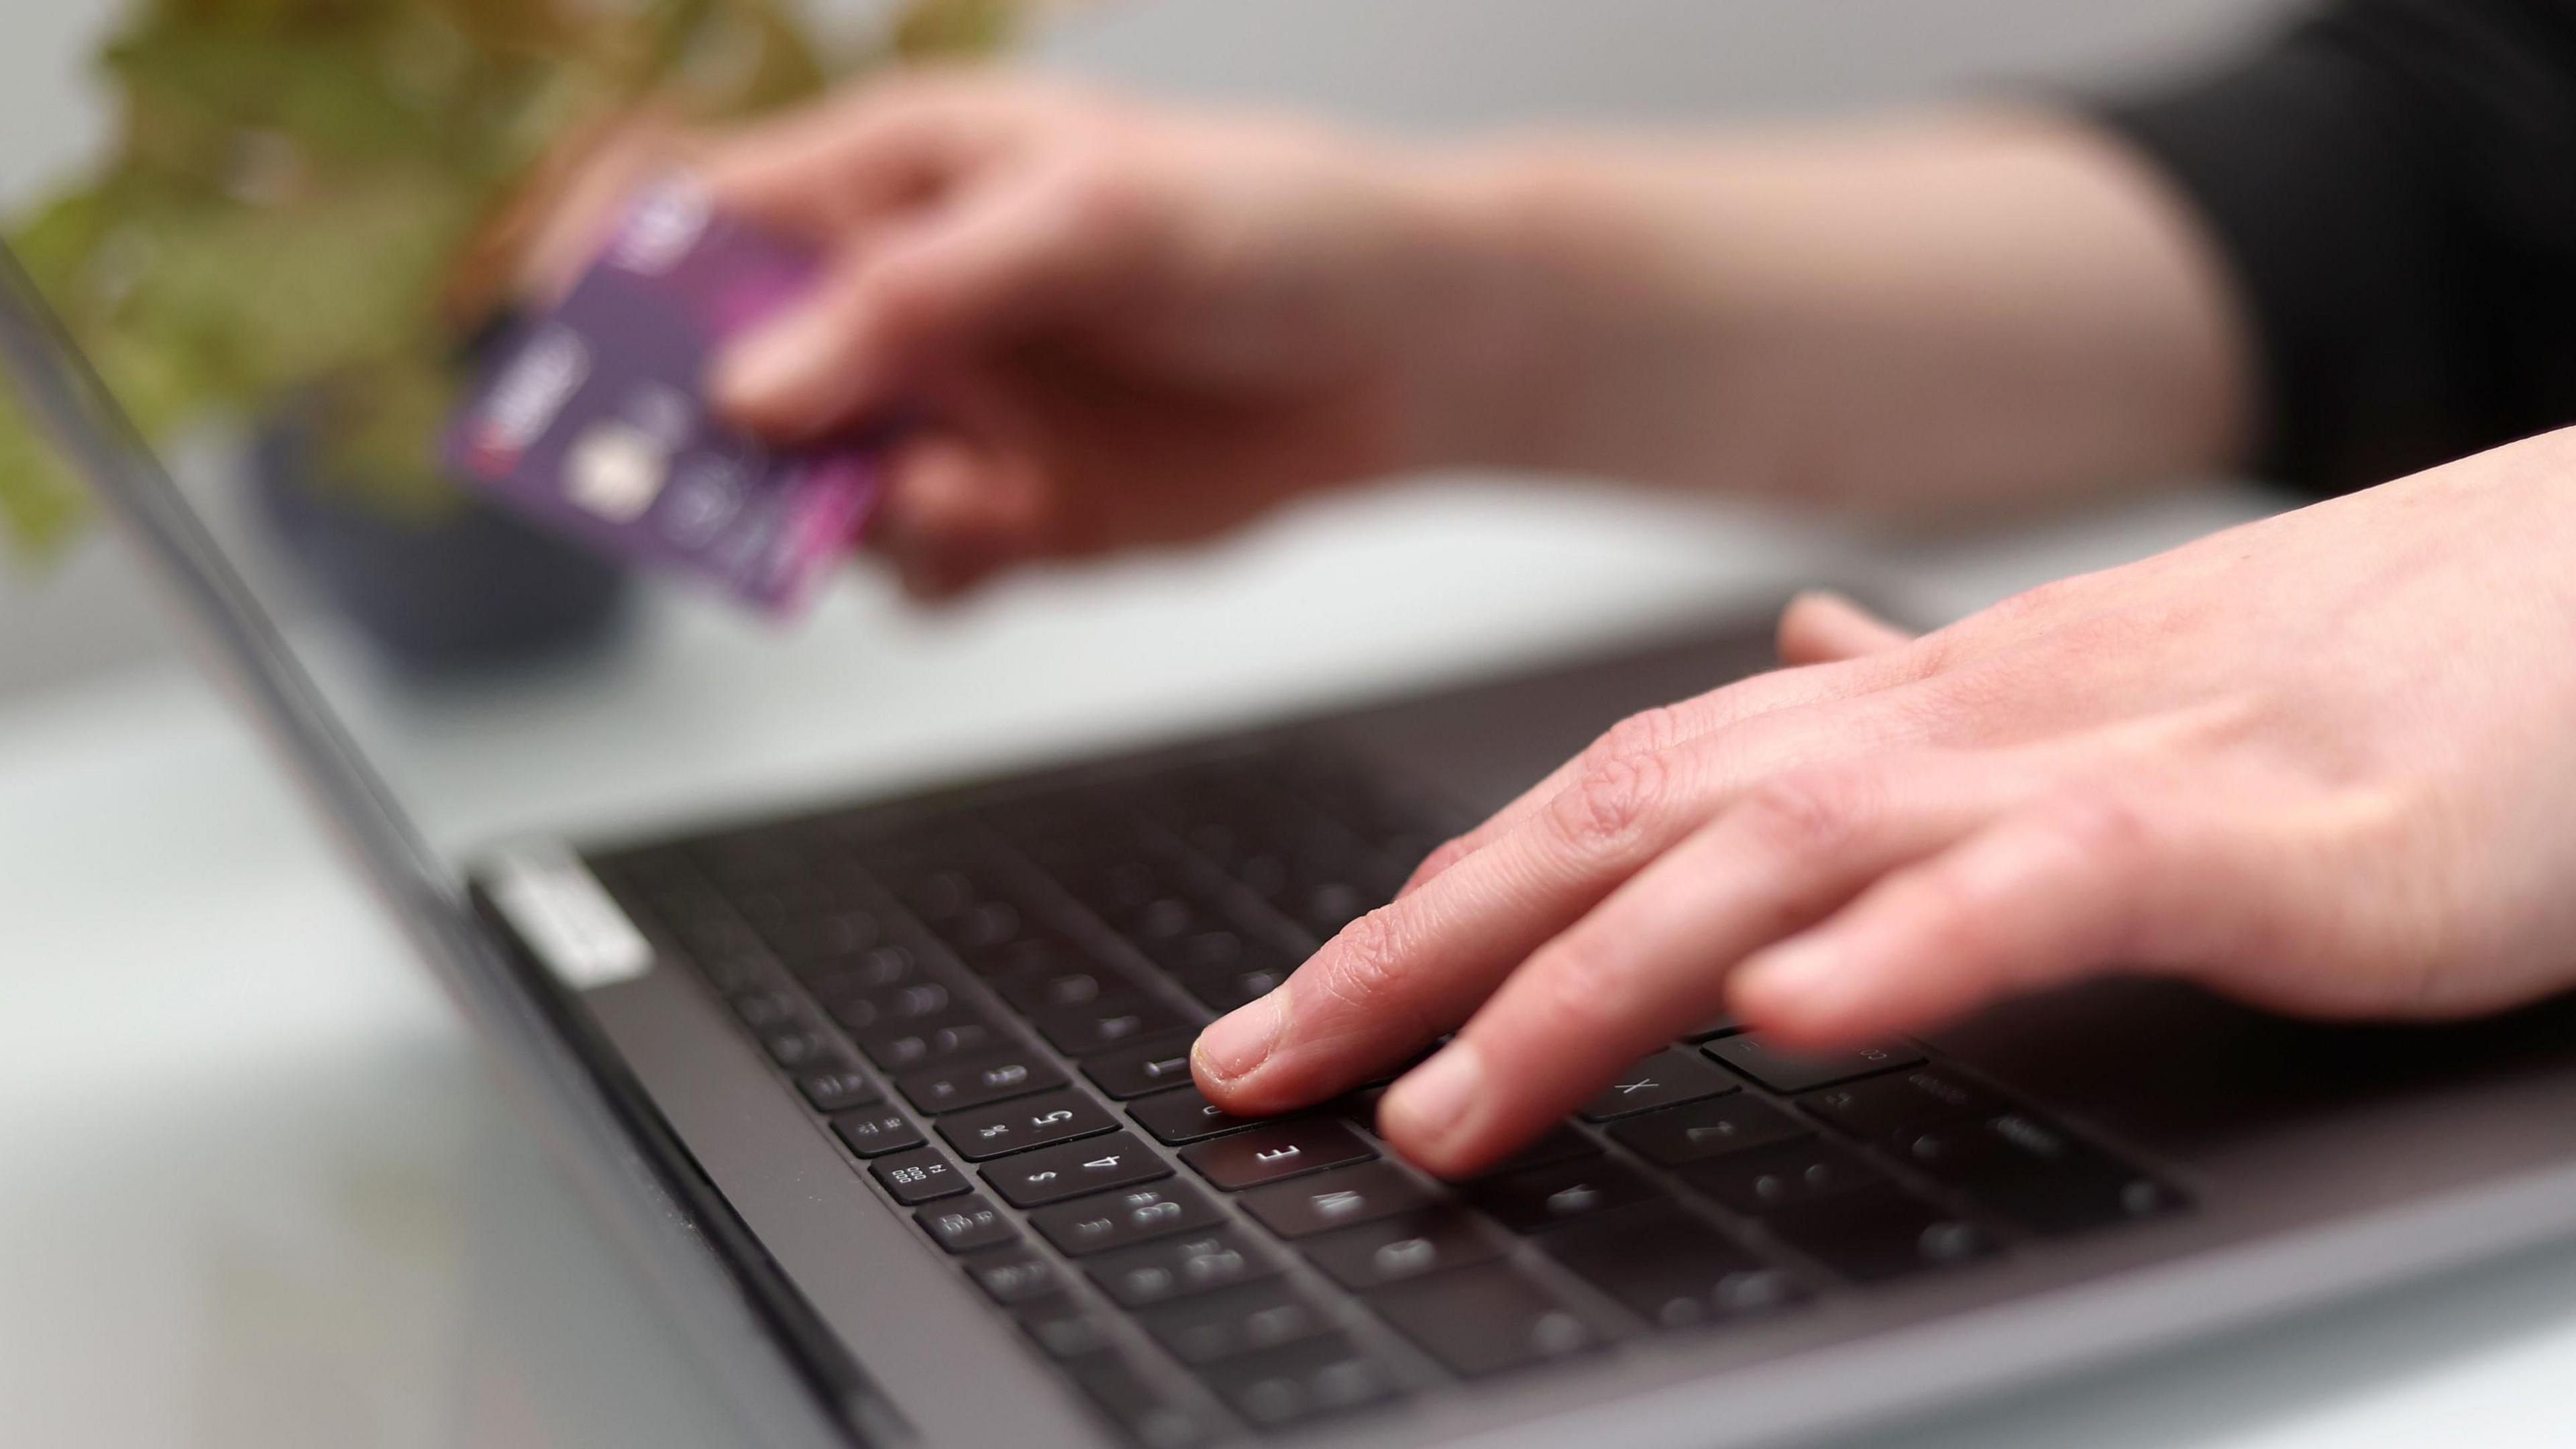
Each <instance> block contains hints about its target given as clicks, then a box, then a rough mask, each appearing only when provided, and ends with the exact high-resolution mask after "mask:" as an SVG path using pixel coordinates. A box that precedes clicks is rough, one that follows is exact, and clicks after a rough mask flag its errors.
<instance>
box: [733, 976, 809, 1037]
mask: <svg viewBox="0 0 2576 1449" xmlns="http://www.w3.org/2000/svg"><path fill="white" fill-rule="evenodd" d="M729 1000H730V1002H731V1004H732V1006H733V1014H734V1015H735V1016H737V1017H740V1018H741V1019H742V1024H743V1025H745V1026H747V1027H750V1028H751V1029H752V1030H753V1031H756V1032H772V1031H785V1030H788V1029H790V1028H794V1027H799V1026H803V1025H804V1024H805V1020H806V1018H805V998H804V997H802V996H799V995H797V994H796V993H795V992H793V991H790V990H788V989H786V988H785V987H783V986H782V987H770V988H767V989H761V990H752V991H739V992H736V993H734V995H733V996H732V997H731V998H729Z"/></svg>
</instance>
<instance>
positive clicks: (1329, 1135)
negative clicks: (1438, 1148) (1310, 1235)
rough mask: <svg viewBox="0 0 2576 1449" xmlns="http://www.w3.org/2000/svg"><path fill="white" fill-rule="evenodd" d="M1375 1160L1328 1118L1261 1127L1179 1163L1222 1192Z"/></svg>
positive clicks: (1206, 1146) (1188, 1151)
mask: <svg viewBox="0 0 2576 1449" xmlns="http://www.w3.org/2000/svg"><path fill="white" fill-rule="evenodd" d="M1375 1156H1377V1152H1376V1150H1375V1149H1373V1148H1371V1147H1370V1146H1369V1145H1368V1144H1367V1143H1365V1142H1362V1141H1361V1140H1360V1139H1359V1136H1358V1134H1357V1133H1354V1132H1353V1131H1351V1129H1350V1128H1348V1127H1346V1126H1344V1125H1342V1123H1341V1122H1339V1121H1338V1120H1336V1119H1334V1118H1331V1117H1296V1118H1291V1119H1289V1120H1287V1121H1284V1122H1266V1123H1263V1124H1262V1125H1261V1126H1258V1127H1255V1128H1253V1129H1252V1130H1250V1131H1248V1132H1237V1133H1235V1134H1234V1135H1233V1136H1231V1137H1219V1138H1217V1139H1216V1140H1215V1141H1213V1142H1202V1143H1200V1144H1198V1145H1197V1146H1195V1147H1188V1148H1183V1149H1182V1151H1181V1160H1182V1161H1183V1162H1186V1163H1188V1164H1189V1165H1190V1166H1191V1167H1193V1168H1195V1169H1197V1170H1198V1172H1199V1173H1200V1174H1201V1175H1203V1176H1204V1177H1206V1178H1207V1180H1208V1181H1210V1182H1212V1183H1215V1184H1216V1185H1217V1186H1218V1187H1220V1188H1222V1189H1224V1190H1225V1191H1227V1192H1239V1191H1241V1190H1243V1189H1244V1188H1247V1187H1258V1186H1260V1185H1261V1184H1262V1183H1265V1182H1277V1181H1279V1180H1280V1179H1281V1178H1286V1177H1296V1176H1299V1175H1301V1174H1304V1173H1309V1172H1321V1171H1323V1170H1324V1169H1325V1168H1328V1167H1339V1166H1341V1165H1343V1164H1344V1163H1348V1162H1365V1161H1367V1160H1368V1159H1370V1158H1372V1157H1375Z"/></svg>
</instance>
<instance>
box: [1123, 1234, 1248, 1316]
mask: <svg viewBox="0 0 2576 1449" xmlns="http://www.w3.org/2000/svg"><path fill="white" fill-rule="evenodd" d="M1082 1266H1083V1270H1084V1271H1085V1272H1087V1273H1089V1274H1090V1275H1091V1281H1092V1282H1094V1283H1097V1284H1099V1285H1100V1291H1101V1292H1103V1293H1106V1294H1108V1295H1109V1296H1110V1297H1111V1298H1113V1299H1115V1300H1117V1302H1118V1303H1119V1305H1120V1306H1122V1307H1126V1308H1144V1307H1147V1306H1150V1305H1152V1304H1156V1303H1169V1302H1172V1301H1174V1300H1176V1299H1181V1298H1187V1297H1190V1296H1191V1295H1193V1294H1198V1293H1208V1292H1213V1291H1214V1290H1216V1289H1219V1288H1231V1287H1233V1286H1234V1285H1235V1284H1238V1283H1252V1282H1257V1281H1259V1280H1261V1279H1264V1278H1275V1277H1277V1276H1279V1271H1280V1265H1279V1263H1278V1260H1276V1259H1274V1258H1272V1257H1271V1256H1270V1254H1269V1252H1268V1251H1267V1250H1266V1249H1263V1248H1261V1247H1259V1246H1258V1245H1256V1244H1255V1243H1254V1242H1253V1241H1252V1240H1251V1239H1249V1238H1247V1237H1245V1236H1244V1235H1242V1234H1241V1233H1238V1232H1236V1231H1235V1230H1234V1229H1232V1228H1212V1229H1210V1230H1208V1231H1206V1232H1203V1233H1183V1234H1180V1235H1179V1236H1176V1237H1169V1238H1158V1239H1155V1240H1154V1241H1152V1242H1149V1243H1140V1244H1138V1245H1137V1246H1135V1247H1132V1248H1122V1249H1120V1250H1119V1251H1117V1252H1115V1253H1104V1254H1102V1255H1101V1256H1099V1257H1096V1258H1086V1259H1084V1260H1083V1265H1082Z"/></svg>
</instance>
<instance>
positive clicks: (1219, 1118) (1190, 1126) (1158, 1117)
mask: <svg viewBox="0 0 2576 1449" xmlns="http://www.w3.org/2000/svg"><path fill="white" fill-rule="evenodd" d="M1127 1115H1128V1116H1130V1117H1133V1118H1135V1119H1136V1125H1137V1126H1139V1127H1142V1128H1144V1129H1145V1130H1146V1131H1148V1132H1151V1133H1153V1134H1154V1140H1155V1141H1157V1142H1163V1143H1167V1144H1169V1145H1171V1146H1174V1147H1177V1146H1179V1145H1181V1144H1182V1143H1184V1142H1198V1141H1202V1140H1204V1139H1206V1138H1210V1137H1217V1136H1222V1135H1223V1134H1225V1133H1228V1132H1234V1131H1238V1130H1240V1129H1242V1128H1245V1127H1258V1126H1260V1125H1261V1124H1262V1123H1264V1122H1266V1121H1269V1120H1270V1119H1269V1118H1266V1117H1237V1116H1236V1115H1234V1114H1233V1113H1231V1112H1228V1111H1226V1110H1225V1109H1224V1108H1222V1107H1219V1106H1218V1105H1216V1104H1215V1103H1214V1102H1211V1101H1209V1100H1208V1099H1207V1097H1206V1096H1205V1095H1204V1094H1202V1093H1201V1092H1200V1091H1199V1089H1198V1088H1196V1087H1181V1088H1179V1089H1177V1090H1174V1091H1169V1092H1164V1093H1161V1094H1159V1095H1156V1096H1152V1097H1140V1098H1138V1099H1136V1100H1135V1101H1133V1102H1130V1103H1128V1104H1127Z"/></svg>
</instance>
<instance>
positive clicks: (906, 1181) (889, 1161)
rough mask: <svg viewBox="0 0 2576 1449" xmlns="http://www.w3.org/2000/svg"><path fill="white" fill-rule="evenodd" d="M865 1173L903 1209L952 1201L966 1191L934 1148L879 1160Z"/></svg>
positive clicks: (959, 1176)
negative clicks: (902, 1206)
mask: <svg viewBox="0 0 2576 1449" xmlns="http://www.w3.org/2000/svg"><path fill="white" fill-rule="evenodd" d="M868 1171H870V1172H872V1173H875V1174H876V1179H877V1181H879V1182H881V1183H883V1184H885V1190H886V1191H888V1192H890V1193H893V1194H894V1200H895V1201H896V1202H899V1203H902V1204H903V1205H904V1206H905V1207H911V1206H913V1205H915V1204H917V1203H925V1202H933V1201H936V1200H937V1199H940V1198H943V1197H954V1196H956V1195H957V1194H958V1193H961V1192H964V1191H966V1190H967V1187H968V1183H967V1181H966V1174H964V1173H962V1172H959V1171H958V1170H957V1164H956V1163H953V1162H951V1161H949V1160H948V1158H947V1156H946V1154H944V1153H942V1152H940V1151H939V1150H938V1149H937V1148H935V1147H917V1148H914V1149H913V1150H912V1151H910V1152H898V1153H896V1154H894V1155H893V1156H891V1157H880V1158H878V1159H877V1160H876V1161H874V1162H871V1163H869V1164H868Z"/></svg>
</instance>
